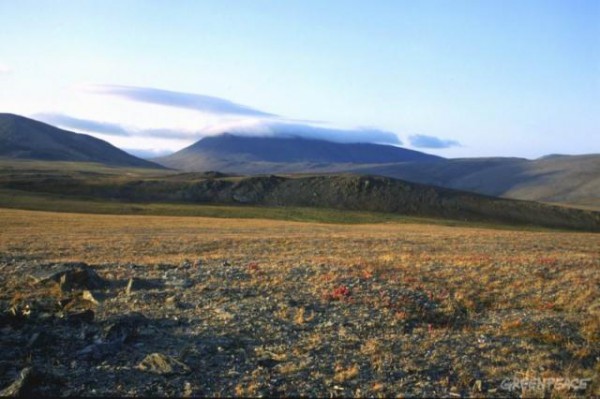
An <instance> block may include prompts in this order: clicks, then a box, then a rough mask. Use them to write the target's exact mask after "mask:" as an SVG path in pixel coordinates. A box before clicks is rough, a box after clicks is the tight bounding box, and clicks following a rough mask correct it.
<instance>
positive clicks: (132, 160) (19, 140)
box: [0, 114, 163, 169]
mask: <svg viewBox="0 0 600 399" xmlns="http://www.w3.org/2000/svg"><path fill="white" fill-rule="evenodd" d="M0 157H7V158H20V159H35V160H44V161H73V162H97V163H102V164H107V165H114V166H127V167H140V168H161V169H162V168H163V167H162V166H159V165H157V164H155V163H153V162H150V161H146V160H143V159H139V158H136V157H134V156H133V155H130V154H128V153H126V152H125V151H123V150H120V149H118V148H117V147H115V146H113V145H111V144H109V143H107V142H106V141H103V140H100V139H97V138H95V137H92V136H88V135H86V134H79V133H73V132H69V131H67V130H62V129H59V128H57V127H54V126H51V125H48V124H45V123H42V122H38V121H36V120H33V119H29V118H25V117H23V116H19V115H13V114H0Z"/></svg>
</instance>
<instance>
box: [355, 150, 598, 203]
mask: <svg viewBox="0 0 600 399" xmlns="http://www.w3.org/2000/svg"><path fill="white" fill-rule="evenodd" d="M354 171H355V172H358V173H364V174H378V175H382V176H388V177H394V178H398V179H405V180H409V181H414V182H419V183H423V184H433V185H437V186H443V187H448V188H454V189H457V190H464V191H472V192H476V193H481V194H485V195H491V196H495V197H505V198H513V199H523V200H532V201H542V202H551V203H561V204H569V205H574V206H581V207H590V208H594V209H600V154H591V155H576V156H575V155H573V156H569V155H553V156H548V157H542V158H539V159H536V160H527V159H522V158H471V159H469V158H465V159H448V160H445V161H444V162H441V163H438V162H435V163H419V164H415V163H405V164H391V165H378V166H365V167H359V168H357V169H356V170H354Z"/></svg>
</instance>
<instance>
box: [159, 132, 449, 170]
mask: <svg viewBox="0 0 600 399" xmlns="http://www.w3.org/2000/svg"><path fill="white" fill-rule="evenodd" d="M441 159H442V158H440V157H437V156H434V155H429V154H425V153H422V152H418V151H412V150H407V149H404V148H399V147H394V146H390V145H381V144H368V143H334V142H330V141H325V140H314V139H306V138H299V137H291V138H282V137H242V136H235V135H231V134H223V135H220V136H214V137H205V138H203V139H201V140H200V141H198V142H196V143H195V144H193V145H191V146H189V147H187V148H184V149H183V150H181V151H178V152H176V153H175V154H172V155H169V156H167V157H162V158H157V159H156V160H155V161H156V162H158V163H160V164H162V165H165V166H168V167H171V168H175V169H180V170H188V171H205V170H219V171H221V172H238V173H239V172H241V173H248V170H245V166H248V167H249V168H250V169H252V170H251V173H260V172H261V171H262V170H261V168H263V169H264V168H267V169H279V170H278V172H281V171H282V170H285V169H286V165H289V164H298V165H303V166H302V168H303V171H306V170H310V169H311V168H314V167H319V166H320V167H324V166H326V165H332V164H381V163H392V162H407V161H413V162H421V161H430V162H434V161H438V160H441ZM253 164H254V165H253ZM256 166H259V167H258V168H257V167H256ZM290 171H294V170H290Z"/></svg>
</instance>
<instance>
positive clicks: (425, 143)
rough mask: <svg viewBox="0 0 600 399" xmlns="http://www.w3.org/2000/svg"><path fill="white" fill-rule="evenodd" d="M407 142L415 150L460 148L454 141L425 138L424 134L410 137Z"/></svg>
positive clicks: (432, 137)
mask: <svg viewBox="0 0 600 399" xmlns="http://www.w3.org/2000/svg"><path fill="white" fill-rule="evenodd" d="M408 141H409V143H410V145H411V146H413V147H416V148H433V149H443V148H450V147H460V146H461V144H460V143H459V142H458V141H456V140H446V139H440V138H438V137H434V136H427V135H424V134H414V135H411V136H409V137H408Z"/></svg>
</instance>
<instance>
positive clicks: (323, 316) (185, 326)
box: [0, 209, 600, 397]
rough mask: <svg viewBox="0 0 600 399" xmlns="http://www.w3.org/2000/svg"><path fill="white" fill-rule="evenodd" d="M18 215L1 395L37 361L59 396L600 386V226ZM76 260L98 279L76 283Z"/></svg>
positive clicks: (0, 279)
mask: <svg viewBox="0 0 600 399" xmlns="http://www.w3.org/2000/svg"><path fill="white" fill-rule="evenodd" d="M0 220H1V221H2V229H1V231H0V254H1V258H0V271H1V273H0V285H1V286H2V290H0V304H1V305H2V308H3V309H2V310H3V317H2V321H1V322H2V326H1V327H2V334H1V335H0V337H1V338H0V339H1V340H2V342H1V343H0V344H1V345H2V347H3V348H6V349H7V350H3V351H2V354H1V355H0V356H1V358H0V367H1V368H2V373H0V375H2V376H3V377H2V378H1V379H0V389H6V387H7V386H9V385H10V384H11V383H13V381H15V380H16V379H18V377H19V372H20V371H21V370H24V369H26V370H35V371H36V374H35V375H36V379H34V380H31V381H35V384H37V385H35V384H34V385H35V386H33V387H29V388H28V389H30V391H29V392H33V393H36V394H45V393H46V394H48V393H50V394H53V395H95V396H98V395H100V396H108V395H146V396H148V395H151V396H155V395H158V396H161V395H177V396H196V395H202V396H261V395H262V396H266V395H268V396H273V395H276V396H296V395H308V396H320V397H322V396H330V395H332V396H346V397H347V396H397V395H400V396H402V395H404V396H454V397H468V396H474V397H482V396H484V397H498V396H501V397H521V396H534V397H540V396H546V397H571V396H580V395H584V396H593V395H599V394H600V380H599V379H598V375H599V374H600V345H599V343H600V256H599V254H600V240H598V235H597V234H594V233H574V232H562V231H552V230H529V231H523V230H517V229H516V228H510V227H507V228H504V229H494V228H487V227H485V226H483V227H482V226H468V225H458V226H451V225H439V224H436V225H432V224H427V223H412V222H410V221H403V222H401V221H398V220H389V221H379V222H378V223H356V224H347V223H346V224H339V223H314V222H292V221H285V220H265V219H260V218H259V219H236V218H208V217H193V216H179V217H178V216H152V215H93V214H75V213H53V212H38V211H26V210H16V209H1V210H0ZM69 268H71V269H69ZM75 269H77V270H79V271H82V270H85V271H86V273H87V274H85V275H86V276H88V277H89V276H93V278H92V277H89V278H87V279H85V278H84V279H82V278H78V280H77V281H75V280H74V281H73V284H70V286H69V284H68V283H69V281H68V279H69V278H70V277H69V275H68V270H71V271H72V270H75ZM40 270H42V271H44V270H47V271H48V276H52V273H51V272H52V271H53V270H61V271H62V272H63V274H62V275H61V276H63V277H61V278H62V280H52V279H51V278H45V279H43V278H39V272H40ZM65 270H67V272H65ZM34 276H37V278H36V277H34ZM80 277H81V274H80ZM94 279H97V281H100V282H101V284H97V281H96V282H95V280H94ZM75 283H77V284H75ZM115 331H118V332H119V334H117V335H118V337H119V338H118V339H116V340H115V339H114V336H115ZM153 354H156V356H155V357H152V356H153ZM157 359H158V360H157ZM552 378H556V379H566V380H567V381H570V382H571V383H570V384H564V383H555V384H554V385H552V384H550V383H548V381H552V380H550V379H552ZM582 380H583V381H584V385H585V388H583V387H582V386H581V384H579V385H577V383H580V382H581V381H582ZM528 381H529V382H531V381H534V383H529V384H527V382H528ZM535 381H537V382H538V383H535ZM561 381H563V380H561ZM574 381H576V382H577V383H573V382H574ZM523 382H524V383H523ZM13 385H14V383H13Z"/></svg>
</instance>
